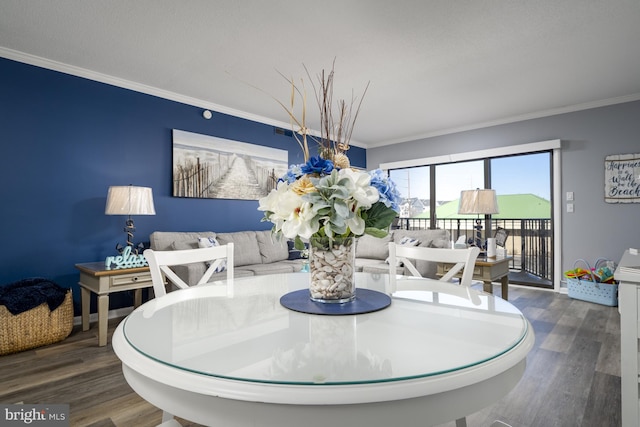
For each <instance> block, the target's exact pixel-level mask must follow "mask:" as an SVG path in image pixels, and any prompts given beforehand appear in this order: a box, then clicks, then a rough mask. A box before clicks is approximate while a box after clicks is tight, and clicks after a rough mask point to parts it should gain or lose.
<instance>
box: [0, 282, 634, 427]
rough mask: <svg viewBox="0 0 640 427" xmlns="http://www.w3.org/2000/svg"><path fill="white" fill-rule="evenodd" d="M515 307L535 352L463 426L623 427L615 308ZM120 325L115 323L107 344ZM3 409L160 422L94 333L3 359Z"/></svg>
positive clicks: (514, 298)
mask: <svg viewBox="0 0 640 427" xmlns="http://www.w3.org/2000/svg"><path fill="white" fill-rule="evenodd" d="M496 291H497V292H498V286H497V285H496ZM509 300H510V301H511V302H512V303H513V304H514V305H515V306H517V307H518V308H519V309H520V310H521V311H522V312H523V313H524V314H525V315H526V316H527V318H528V319H529V320H530V321H531V324H532V325H533V328H534V330H535V333H536V343H535V347H534V348H533V350H532V351H531V353H530V354H529V356H528V358H527V362H528V364H527V369H526V372H525V374H524V377H523V378H522V380H521V381H520V382H519V383H518V385H517V386H516V387H515V388H514V389H513V390H512V391H511V392H510V393H509V394H508V395H507V396H506V397H505V398H503V399H501V400H499V401H498V402H497V403H496V404H494V405H492V406H490V407H488V408H486V409H484V410H482V411H480V412H477V413H475V414H472V415H470V416H469V417H467V423H468V425H469V427H475V426H478V427H486V426H490V425H491V424H492V423H494V421H496V420H498V421H502V422H504V423H507V424H509V425H511V426H513V427H529V426H536V427H537V426H539V427H552V426H559V427H572V426H580V427H590V426H593V427H616V426H620V424H621V422H620V407H621V406H620V316H619V314H618V310H617V308H615V307H606V306H601V305H598V304H592V303H587V302H583V301H577V300H572V299H569V298H568V297H567V296H566V295H557V294H555V293H553V292H549V291H544V290H538V289H525V288H520V287H513V286H512V287H510V297H509ZM119 320H120V319H115V320H112V321H110V325H109V342H110V338H111V334H112V333H113V329H114V328H115V326H116V325H117V323H118V321H119ZM0 402H2V403H19V402H23V403H67V404H69V405H70V408H71V411H70V412H71V425H72V426H94V427H97V426H118V427H120V426H123V427H129V426H135V427H143V426H153V425H157V424H159V423H160V419H161V412H160V411H159V410H158V409H156V408H154V407H153V406H151V405H150V404H148V403H146V402H145V401H143V400H142V399H141V398H139V397H138V396H137V395H136V394H135V393H134V392H133V391H132V390H131V388H130V387H129V386H128V385H127V383H126V381H125V380H124V378H123V376H122V371H121V368H120V363H119V361H118V359H117V357H116V356H115V355H114V353H113V350H112V348H111V345H110V344H109V345H107V346H106V347H98V346H97V331H96V326H95V325H93V328H92V329H91V330H89V331H87V332H82V331H81V330H80V328H79V327H75V328H74V330H73V332H72V333H71V335H70V336H69V337H68V338H67V339H66V340H64V341H62V342H60V343H58V344H54V345H51V346H47V347H41V348H39V349H35V350H30V351H25V352H22V353H17V354H12V355H6V356H0ZM180 422H181V424H182V425H183V426H196V424H191V423H189V422H187V421H184V420H180ZM453 425H454V423H447V424H445V425H443V426H442V427H444V426H446V427H449V426H453ZM220 427H224V426H220ZM398 427H402V426H398Z"/></svg>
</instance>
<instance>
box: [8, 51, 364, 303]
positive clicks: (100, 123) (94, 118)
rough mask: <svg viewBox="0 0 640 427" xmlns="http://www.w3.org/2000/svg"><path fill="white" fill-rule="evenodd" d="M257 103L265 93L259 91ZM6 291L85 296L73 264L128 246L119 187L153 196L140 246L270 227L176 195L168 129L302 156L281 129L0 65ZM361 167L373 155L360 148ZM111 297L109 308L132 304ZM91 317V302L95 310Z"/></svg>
mask: <svg viewBox="0 0 640 427" xmlns="http://www.w3.org/2000/svg"><path fill="white" fill-rule="evenodd" d="M256 96H263V95H262V94H260V93H259V92H258V91H256ZM0 99H1V100H0V129H2V133H1V134H0V140H1V141H2V143H1V144H2V153H1V154H0V158H1V159H2V160H1V162H0V164H1V167H0V230H1V235H2V241H3V247H2V248H1V249H0V253H1V255H0V259H1V260H2V263H1V265H2V268H0V285H4V284H8V283H12V282H15V281H18V280H20V279H23V278H27V277H35V276H41V277H46V278H48V279H51V280H53V281H55V282H56V283H58V284H60V285H61V286H63V287H70V288H72V289H73V292H74V301H75V308H76V314H79V313H80V311H79V301H80V291H79V287H78V285H77V282H78V272H77V270H76V269H75V267H74V265H75V264H77V263H83V262H93V261H102V260H104V259H105V257H107V256H109V255H115V253H116V252H115V245H116V243H123V244H124V242H125V237H126V236H125V233H124V231H123V228H124V221H125V217H123V216H107V215H105V214H104V208H105V202H106V195H107V190H108V188H109V186H111V185H129V184H133V185H140V186H146V187H152V188H153V195H154V202H155V207H156V215H155V216H136V217H134V221H135V225H136V231H135V238H134V240H135V242H139V241H145V242H148V240H149V234H150V233H152V232H153V231H156V230H158V231H215V232H229V231H239V230H264V229H269V228H270V224H269V223H266V222H260V219H261V218H262V212H259V211H258V210H257V207H258V202H257V201H245V200H220V199H187V198H175V197H172V196H171V181H172V177H171V166H172V142H171V131H172V129H181V130H185V131H189V132H194V133H201V134H205V135H212V136H217V137H221V138H227V139H232V140H237V141H243V142H248V143H252V144H259V145H264V146H268V147H274V148H279V149H283V150H288V151H289V163H290V164H291V163H300V162H301V161H302V155H301V152H300V149H299V147H298V144H297V143H296V141H295V139H293V138H292V137H290V136H285V135H279V134H276V133H275V131H274V127H273V126H271V125H266V124H262V123H257V122H254V121H250V120H246V119H242V118H238V117H234V116H230V115H227V114H221V113H216V112H213V118H211V119H210V120H205V119H204V118H203V117H202V111H203V109H202V108H200V107H194V106H191V105H186V104H182V103H179V102H174V101H170V100H166V99H162V98H159V97H155V96H151V95H147V94H143V93H139V92H135V91H132V90H128V89H123V88H119V87H115V86H111V85H108V84H103V83H99V82H96V81H93V80H88V79H84V78H80V77H75V76H71V75H67V74H64V73H59V72H56V71H51V70H47V69H43V68H40V67H35V66H31V65H27V64H23V63H19V62H15V61H11V60H7V59H2V58H0ZM349 157H350V159H351V162H352V164H353V165H354V166H359V167H365V166H366V152H365V150H364V149H362V148H358V147H352V148H351V150H350V151H349ZM132 301H133V296H132V294H131V293H130V292H123V293H118V294H113V295H112V297H111V304H110V308H111V309H113V308H118V307H125V306H131V305H133V302H132ZM92 311H95V301H93V302H92Z"/></svg>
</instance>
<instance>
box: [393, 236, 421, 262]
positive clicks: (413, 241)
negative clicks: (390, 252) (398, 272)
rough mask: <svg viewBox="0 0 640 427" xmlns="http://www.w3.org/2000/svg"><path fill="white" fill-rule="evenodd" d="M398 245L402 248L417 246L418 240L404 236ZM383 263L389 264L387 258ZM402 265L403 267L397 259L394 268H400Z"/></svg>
mask: <svg viewBox="0 0 640 427" xmlns="http://www.w3.org/2000/svg"><path fill="white" fill-rule="evenodd" d="M398 244H399V245H402V246H418V245H419V244H420V240H418V239H414V238H412V237H409V236H405V237H403V238H402V239H400V241H399V242H398ZM384 262H386V263H387V264H389V258H387V259H386V260H384ZM403 265H404V263H403V262H402V261H400V259H399V258H396V267H402V266H403Z"/></svg>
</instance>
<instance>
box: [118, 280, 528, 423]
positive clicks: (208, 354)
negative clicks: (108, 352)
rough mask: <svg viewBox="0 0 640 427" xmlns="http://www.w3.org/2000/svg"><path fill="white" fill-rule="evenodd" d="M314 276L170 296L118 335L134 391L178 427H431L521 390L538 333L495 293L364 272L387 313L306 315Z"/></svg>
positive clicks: (138, 312)
mask: <svg viewBox="0 0 640 427" xmlns="http://www.w3.org/2000/svg"><path fill="white" fill-rule="evenodd" d="M308 283H309V277H308V274H307V273H292V274H274V275H264V276H253V277H248V278H236V279H234V280H232V281H229V282H227V281H220V282H212V283H210V284H206V285H200V286H195V287H192V288H189V289H183V290H178V291H174V292H170V293H168V294H167V295H165V296H162V297H160V298H156V299H152V300H150V301H148V302H147V303H145V304H143V305H141V306H140V307H138V308H137V309H135V310H134V311H133V312H132V313H131V314H130V315H129V316H127V317H126V318H125V319H124V320H123V321H122V322H121V323H120V325H118V327H117V329H116V331H115V332H114V336H113V348H114V351H115V353H116V354H117V356H118V357H119V358H120V360H121V361H122V368H123V373H124V375H125V378H126V380H127V382H128V383H129V385H130V386H131V387H132V388H133V389H134V390H135V391H136V393H138V394H139V395H140V396H141V397H143V398H144V399H145V400H147V401H148V402H150V403H151V404H153V405H155V406H157V407H158V408H160V409H162V410H163V411H167V412H169V413H171V414H174V415H176V416H178V417H181V418H184V419H187V420H190V421H193V422H196V423H199V424H203V425H214V426H224V427H230V426H238V427H240V426H279V427H286V426H300V425H303V426H305V427H314V426H326V425H333V426H342V425H344V426H349V427H357V426H367V427H372V426H392V425H397V426H403V427H404V426H414V425H415V426H428V425H437V424H441V423H443V422H447V421H451V420H455V419H459V418H464V417H465V416H466V415H468V414H470V413H473V412H475V411H477V410H480V409H482V408H484V407H486V406H488V405H490V404H492V403H494V402H496V401H497V400H499V399H500V398H502V397H503V396H505V395H506V394H507V393H508V392H509V391H510V390H511V389H512V388H513V387H514V386H515V385H516V384H517V382H518V381H519V380H520V378H521V377H522V375H523V373H524V370H525V366H526V355H527V354H528V352H529V350H530V349H531V348H532V346H533V341H534V333H533V331H532V328H531V326H530V324H529V322H528V321H527V319H526V318H525V317H524V316H523V314H522V313H521V312H520V311H519V310H518V309H517V308H516V307H514V306H513V305H512V304H510V303H509V302H507V301H505V300H503V299H501V298H499V297H496V296H493V295H491V294H488V293H484V292H481V291H477V290H474V289H471V288H466V287H461V286H458V285H456V284H452V283H445V282H441V281H437V280H433V279H422V278H410V277H405V276H397V278H396V279H393V278H391V277H390V276H389V275H386V274H366V273H358V274H357V275H356V286H357V287H358V288H364V289H370V290H375V291H379V292H382V293H385V294H387V295H390V296H391V304H390V305H389V306H388V307H387V308H384V309H382V310H379V311H375V312H370V313H366V314H357V315H322V314H305V313H300V312H297V311H293V310H290V309H288V308H285V307H283V306H282V305H281V304H280V298H281V297H282V296H283V295H285V294H287V293H289V292H292V291H295V290H299V289H303V288H305V287H307V286H308Z"/></svg>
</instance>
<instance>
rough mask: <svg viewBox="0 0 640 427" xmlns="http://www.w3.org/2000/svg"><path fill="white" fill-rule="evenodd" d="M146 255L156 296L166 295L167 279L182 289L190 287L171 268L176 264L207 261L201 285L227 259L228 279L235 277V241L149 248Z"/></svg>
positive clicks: (199, 282) (199, 283) (200, 281)
mask: <svg viewBox="0 0 640 427" xmlns="http://www.w3.org/2000/svg"><path fill="white" fill-rule="evenodd" d="M144 257H145V258H146V259H147V262H148V263H149V270H151V280H152V282H153V292H154V293H155V296H156V297H160V296H162V295H166V293H167V291H166V288H165V284H166V282H167V281H169V282H171V283H173V284H174V285H175V286H177V287H178V288H181V289H184V288H188V287H189V285H188V284H187V283H185V282H184V280H182V279H181V278H180V277H178V275H177V274H176V273H175V272H174V271H173V270H172V269H171V267H172V266H175V265H185V264H193V263H197V262H203V263H206V264H207V270H206V271H205V273H204V275H203V276H202V277H201V278H200V280H199V281H198V283H197V284H198V285H201V284H203V283H207V282H208V281H209V279H210V278H211V276H212V275H213V273H215V271H216V269H218V268H219V267H220V266H221V265H222V262H223V261H224V260H226V273H227V277H226V278H227V280H231V279H233V243H227V244H226V245H221V246H213V247H210V248H200V249H185V250H177V251H154V250H153V249H147V250H145V251H144ZM165 279H166V280H165Z"/></svg>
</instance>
